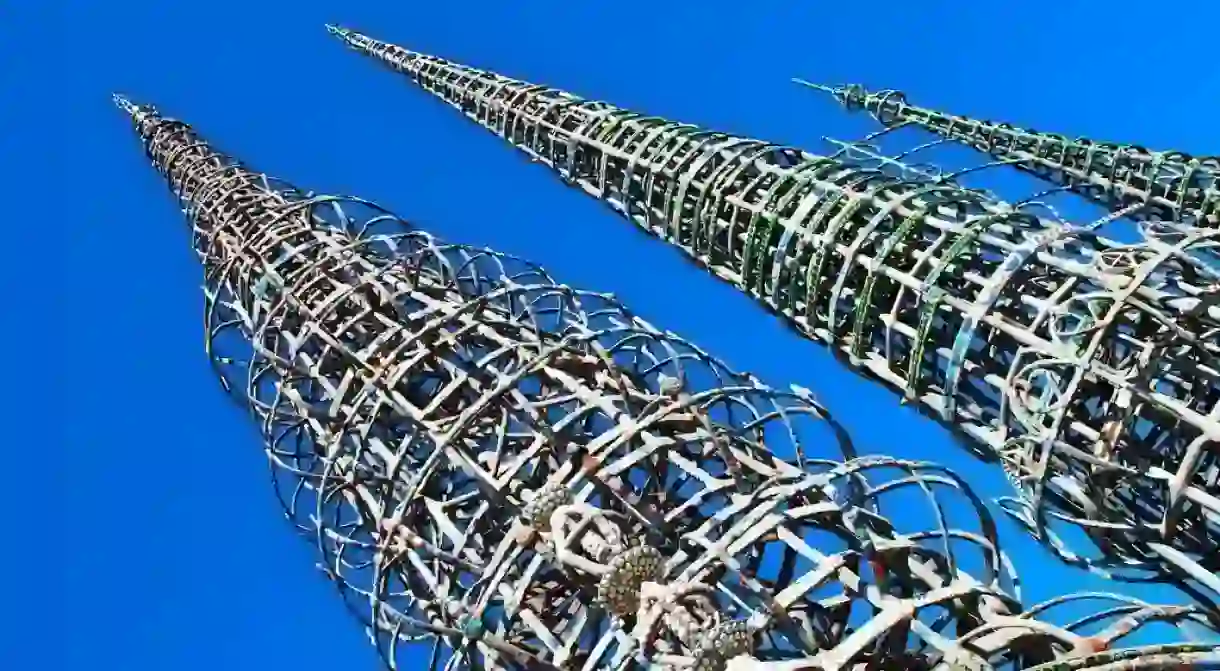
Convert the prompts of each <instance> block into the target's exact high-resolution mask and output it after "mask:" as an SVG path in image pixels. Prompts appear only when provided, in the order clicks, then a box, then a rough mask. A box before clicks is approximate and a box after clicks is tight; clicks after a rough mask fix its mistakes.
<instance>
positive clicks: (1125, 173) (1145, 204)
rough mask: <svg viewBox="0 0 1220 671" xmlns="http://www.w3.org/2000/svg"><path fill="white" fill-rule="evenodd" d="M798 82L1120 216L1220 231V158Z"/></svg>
mask: <svg viewBox="0 0 1220 671" xmlns="http://www.w3.org/2000/svg"><path fill="white" fill-rule="evenodd" d="M796 81H797V83H800V84H802V85H804V86H808V87H810V88H813V89H816V90H819V91H824V92H826V93H829V94H830V95H832V96H834V98H835V100H837V101H839V103H840V104H842V105H843V106H844V107H845V108H847V109H848V110H862V111H864V112H866V113H868V114H869V115H870V116H872V117H873V118H874V119H876V120H877V121H878V122H880V123H881V124H882V125H884V126H886V127H890V128H894V127H900V126H913V127H916V128H920V129H922V130H924V131H927V132H928V133H932V134H933V135H937V136H939V137H942V138H945V139H948V140H952V141H955V142H958V143H960V144H964V145H967V146H969V147H973V148H974V149H977V150H979V151H981V152H984V153H986V154H989V155H991V156H992V157H994V158H995V159H996V160H997V161H1001V162H1004V163H1007V164H1010V165H1012V166H1014V167H1016V168H1018V169H1020V170H1023V171H1025V172H1028V173H1031V174H1033V175H1036V176H1037V177H1039V178H1041V179H1044V180H1046V181H1048V182H1051V183H1053V184H1056V185H1058V186H1062V187H1065V188H1067V189H1069V190H1071V191H1073V192H1075V193H1078V194H1080V195H1082V196H1084V197H1086V198H1088V199H1089V200H1092V201H1094V202H1097V203H1100V204H1101V205H1103V206H1105V207H1107V208H1109V209H1110V210H1111V211H1113V212H1119V211H1123V212H1125V213H1126V214H1128V215H1129V216H1131V217H1132V218H1134V219H1137V220H1149V219H1151V220H1161V221H1173V222H1181V223H1184V224H1187V225H1192V226H1204V227H1210V228H1216V227H1220V157H1216V156H1209V157H1202V158H1195V157H1192V156H1190V155H1188V154H1185V153H1182V152H1176V151H1150V150H1148V149H1144V148H1143V147H1139V146H1135V145H1120V144H1113V143H1108V142H1096V141H1093V140H1089V139H1087V138H1078V139H1075V140H1073V139H1070V138H1067V137H1065V136H1063V135H1056V134H1054V133H1044V132H1039V131H1036V130H1031V129H1024V128H1017V127H1015V126H1012V125H1009V124H1006V123H996V122H993V121H983V120H980V119H972V118H970V117H964V116H958V115H954V114H948V113H945V112H939V111H937V110H932V109H928V108H926V107H918V106H915V105H911V104H909V103H908V102H907V99H906V95H904V94H903V93H901V92H899V91H892V90H884V91H875V92H872V91H867V90H865V89H864V87H862V86H858V85H852V86H822V85H819V84H813V83H810V82H807V81H804V80H799V79H798V80H796Z"/></svg>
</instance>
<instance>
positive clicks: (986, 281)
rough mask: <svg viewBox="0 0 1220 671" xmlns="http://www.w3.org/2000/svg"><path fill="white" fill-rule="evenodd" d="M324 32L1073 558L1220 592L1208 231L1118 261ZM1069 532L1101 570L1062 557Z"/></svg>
mask: <svg viewBox="0 0 1220 671" xmlns="http://www.w3.org/2000/svg"><path fill="white" fill-rule="evenodd" d="M332 32H334V33H335V34H337V35H338V36H339V37H340V38H341V39H342V40H344V41H345V42H346V43H347V44H348V45H350V46H352V47H354V48H355V49H356V50H358V51H360V52H362V53H365V54H367V55H370V56H372V57H374V58H376V59H378V60H380V61H381V62H383V63H385V64H387V65H388V66H390V67H391V68H393V69H395V70H397V71H399V72H401V73H403V74H405V75H407V76H408V77H409V78H411V79H412V80H413V81H414V82H416V83H417V84H418V85H419V86H421V87H422V88H424V89H425V90H427V91H429V92H431V93H433V94H434V95H436V96H437V97H439V98H441V99H442V100H444V101H445V102H447V103H449V104H450V105H452V106H454V107H456V108H457V109H459V110H461V111H462V112H463V113H464V114H465V115H466V116H467V117H468V118H469V119H471V120H473V121H474V122H475V123H478V124H479V125H481V126H483V127H484V128H487V129H489V130H491V131H492V132H495V133H497V134H498V135H500V136H501V137H503V138H504V139H505V140H507V141H508V142H510V143H511V144H513V145H514V146H516V147H517V148H519V149H521V150H522V151H524V152H526V153H527V154H529V155H530V156H531V157H532V158H533V159H534V160H535V161H536V162H539V163H543V164H544V165H547V166H549V167H551V168H552V169H554V170H555V171H556V172H558V173H559V175H560V177H561V178H562V179H563V180H565V181H566V182H568V183H570V184H572V185H573V186H576V187H578V188H580V189H582V190H584V191H585V192H586V193H588V194H590V195H593V196H595V197H597V198H599V199H602V200H604V201H605V202H606V203H608V204H609V205H610V206H611V207H612V208H613V209H614V210H615V211H617V212H618V213H620V214H622V215H624V216H626V217H627V218H629V219H630V220H631V221H633V222H635V223H636V224H637V225H638V226H639V227H640V228H641V229H643V230H644V231H646V232H648V233H650V234H651V235H654V236H656V237H659V238H661V239H663V240H665V241H668V242H670V243H671V244H674V245H675V246H677V247H679V248H680V249H682V250H683V251H685V252H686V253H687V254H688V255H689V256H690V257H692V258H693V259H694V260H695V261H696V262H697V263H699V264H700V265H702V266H704V267H706V268H707V269H708V270H710V271H711V272H712V273H714V274H715V275H717V276H718V277H720V278H722V279H724V280H726V281H728V282H731V283H732V284H734V285H735V286H737V287H738V288H740V289H741V290H743V291H745V292H747V293H749V294H751V295H753V296H755V297H756V298H757V299H758V300H759V301H761V302H762V303H764V304H765V305H766V306H767V307H768V308H769V309H770V310H772V311H774V312H777V313H779V314H782V315H784V316H785V317H787V318H788V319H789V320H790V323H792V324H793V325H794V326H795V327H796V328H797V329H798V330H799V331H800V332H801V333H803V334H805V335H806V336H808V337H810V338H813V339H815V340H819V341H822V342H824V343H827V344H829V345H831V346H832V347H833V348H834V350H835V351H836V352H837V353H838V354H839V355H841V356H842V358H844V359H846V360H847V362H848V363H849V364H850V365H852V366H854V367H857V368H858V369H859V370H861V371H863V372H865V373H866V374H867V375H869V376H872V377H874V378H877V379H879V380H881V381H883V382H885V383H887V384H888V385H890V386H892V387H894V388H897V389H898V390H900V391H901V392H902V393H903V395H904V396H905V398H906V399H908V400H911V401H918V402H919V403H920V405H921V406H922V408H923V409H924V410H925V411H927V412H929V413H930V414H932V415H933V416H935V417H937V418H939V419H941V420H943V421H944V422H946V423H948V424H950V425H951V426H954V427H956V428H958V429H960V430H961V431H962V432H964V433H965V434H966V435H967V436H969V437H970V438H971V439H973V442H974V444H975V445H976V446H978V447H979V448H980V451H981V452H982V453H983V454H986V455H998V456H999V457H1000V458H1002V460H1003V463H1004V465H1005V468H1006V470H1007V472H1008V473H1009V475H1010V477H1011V479H1012V480H1013V482H1014V483H1015V484H1016V485H1017V486H1018V487H1019V488H1020V489H1021V490H1022V492H1023V495H1024V502H1023V503H1022V504H1021V510H1020V511H1018V512H1019V514H1020V515H1021V516H1022V519H1023V520H1025V521H1026V523H1027V524H1029V526H1030V527H1031V528H1032V529H1033V530H1035V532H1036V533H1038V535H1039V536H1040V537H1041V538H1042V539H1043V540H1045V541H1047V542H1048V543H1050V544H1051V545H1052V546H1053V547H1054V548H1055V549H1056V551H1057V552H1059V553H1060V554H1061V556H1062V557H1064V558H1065V559H1069V560H1071V561H1077V562H1082V563H1087V564H1089V565H1091V566H1096V565H1099V564H1100V563H1103V561H1104V563H1107V564H1108V565H1109V566H1108V568H1107V570H1109V571H1115V570H1117V571H1119V572H1121V573H1122V574H1124V575H1144V573H1143V572H1144V571H1154V572H1155V571H1165V572H1167V574H1169V575H1171V576H1181V575H1183V574H1189V575H1190V579H1191V580H1192V581H1202V582H1203V583H1204V584H1206V585H1208V589H1210V590H1214V591H1215V592H1216V593H1220V580H1218V579H1217V578H1216V577H1215V575H1214V572H1215V570H1216V568H1217V567H1218V566H1220V564H1217V561H1220V560H1218V558H1217V554H1216V551H1217V550H1218V549H1220V499H1218V498H1217V496H1218V494H1220V484H1218V480H1220V447H1218V445H1220V365H1218V364H1217V355H1220V337H1217V333H1218V332H1220V271H1218V268H1220V260H1218V259H1220V238H1218V237H1217V236H1218V235H1220V233H1218V232H1217V231H1216V230H1204V229H1199V228H1189V227H1181V226H1177V225H1169V224H1158V223H1153V224H1149V225H1148V226H1147V227H1146V228H1147V233H1148V236H1147V238H1148V239H1146V240H1145V241H1143V242H1141V243H1140V244H1135V245H1118V244H1116V243H1113V242H1110V241H1107V240H1105V239H1103V238H1101V237H1099V236H1098V235H1097V234H1096V233H1095V232H1093V231H1091V230H1088V229H1084V228H1078V227H1073V226H1070V225H1068V224H1066V223H1064V222H1062V221H1059V220H1056V219H1051V218H1047V217H1044V216H1038V215H1037V214H1036V213H1034V212H1033V211H1031V210H1030V209H1028V208H1021V207H1012V206H1010V205H1008V204H1006V203H1003V202H1000V201H997V200H995V199H993V198H989V197H987V196H985V195H984V194H982V193H980V192H977V191H971V190H967V189H963V188H961V187H959V186H957V185H956V184H954V183H952V182H949V181H929V180H919V179H913V178H907V179H902V178H896V177H893V176H891V175H889V174H887V173H886V171H884V170H881V169H877V168H874V167H869V166H865V165H862V164H860V163H853V162H850V161H841V160H838V159H833V158H826V157H819V156H814V155H811V154H808V153H806V152H804V151H801V150H799V149H794V148H791V147H784V146H779V145H775V144H772V143H767V142H764V141H760V140H753V139H749V138H744V137H735V136H731V135H727V134H723V133H717V132H713V131H706V130H702V129H699V128H697V127H695V126H691V125H688V124H682V123H678V122H674V121H669V120H666V119H663V118H659V117H650V116H643V115H640V114H636V113H634V112H630V111H627V110H623V109H619V108H616V107H614V106H612V105H610V104H608V103H604V102H596V101H587V100H582V99H580V98H577V97H576V96H573V95H572V94H570V93H566V92H563V91H559V90H556V89H552V88H547V87H543V86H539V85H535V84H530V83H527V82H523V81H519V80H515V79H510V78H507V77H503V76H501V75H498V74H495V73H491V72H487V71H484V70H479V69H476V68H472V67H468V66H464V65H459V64H455V63H452V62H449V61H446V60H444V59H441V58H437V57H434V56H428V55H424V54H419V53H417V52H413V51H409V50H407V49H404V48H402V47H398V46H395V45H392V44H388V43H385V42H381V41H378V40H375V39H372V38H369V37H367V36H365V35H361V34H359V33H354V32H352V31H348V30H346V29H341V28H333V27H332ZM1060 522H1066V523H1069V524H1071V525H1075V526H1078V527H1081V528H1083V529H1085V530H1086V531H1087V532H1088V533H1089V534H1090V535H1092V536H1093V537H1094V539H1096V540H1097V541H1098V542H1099V544H1100V547H1101V551H1102V552H1104V553H1105V558H1104V559H1103V558H1085V557H1083V556H1080V555H1076V554H1073V552H1072V551H1071V550H1070V549H1069V547H1067V546H1065V545H1064V543H1063V542H1061V541H1060V540H1059V539H1058V538H1057V537H1056V536H1055V534H1053V533H1051V532H1050V531H1048V529H1047V527H1048V526H1049V525H1051V524H1059V523H1060ZM1183 553H1185V554H1183ZM1198 562H1202V566H1201V565H1200V564H1199V563H1198Z"/></svg>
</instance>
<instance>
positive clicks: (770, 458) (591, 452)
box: [116, 96, 1220, 671]
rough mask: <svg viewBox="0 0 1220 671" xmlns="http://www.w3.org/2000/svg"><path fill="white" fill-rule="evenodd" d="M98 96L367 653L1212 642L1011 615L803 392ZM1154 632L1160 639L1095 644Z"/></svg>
mask: <svg viewBox="0 0 1220 671" xmlns="http://www.w3.org/2000/svg"><path fill="white" fill-rule="evenodd" d="M116 103H117V104H118V105H119V106H120V108H122V109H123V110H124V111H125V112H127V113H128V114H129V115H130V116H131V118H132V121H133V122H134V125H135V128H136V131H137V133H138V135H139V137H140V139H141V141H142V143H143V146H144V148H145V151H146V153H147V155H148V158H149V159H150V161H151V162H152V163H153V165H154V166H155V167H156V168H157V169H158V170H159V171H160V172H161V174H162V175H163V176H164V177H165V179H166V181H167V182H168V184H169V186H170V188H171V190H172V191H173V193H174V194H175V195H176V196H177V197H178V199H179V201H180V203H181V205H182V208H183V212H184V214H185V215H186V217H187V219H188V220H189V222H190V227H191V233H192V242H193V247H194V250H195V252H196V254H197V256H198V258H199V260H200V261H201V262H202V264H203V267H204V275H205V299H206V300H205V305H206V310H205V314H206V335H207V337H206V343H207V347H206V349H207V351H208V353H209V356H210V357H211V359H212V361H213V362H214V364H215V366H216V368H217V371H218V373H219V375H220V379H221V381H222V384H223V386H224V387H225V388H226V389H227V390H228V391H229V392H231V393H232V394H233V396H234V398H236V399H238V400H240V401H242V402H243V403H244V404H246V405H248V407H249V409H250V410H251V411H252V414H253V416H254V418H255V419H256V421H257V424H258V426H259V427H260V429H261V432H262V437H263V440H264V443H265V449H266V453H267V455H268V457H269V460H270V462H271V465H272V469H273V471H274V473H275V482H276V485H277V491H278V493H279V496H280V498H281V500H282V502H283V503H284V506H285V508H286V511H287V515H288V517H289V519H291V520H292V521H293V522H294V523H295V524H296V525H297V527H298V528H299V529H300V530H301V531H302V532H303V533H304V534H305V535H306V537H307V538H310V539H312V541H313V542H314V543H315V544H316V546H317V551H318V553H319V555H320V558H321V559H322V566H324V567H325V571H326V574H327V575H328V577H329V578H330V579H331V580H333V581H334V582H335V583H336V584H337V585H338V586H339V588H340V590H341V591H342V593H343V594H344V596H345V597H346V598H347V601H348V603H349V605H350V606H351V608H352V609H353V610H354V611H356V612H357V613H358V614H359V615H360V616H361V617H362V619H363V620H364V621H365V623H366V624H367V625H368V626H369V627H370V629H371V631H372V632H373V633H374V634H375V640H376V642H377V643H378V647H379V648H380V650H381V651H382V653H383V655H384V658H385V660H386V662H387V663H388V665H389V666H391V667H396V666H398V665H399V663H400V662H401V661H402V658H401V657H400V653H401V650H400V644H401V643H402V642H403V641H410V640H417V639H430V640H431V641H432V642H433V646H434V647H433V655H432V661H431V667H432V668H436V667H438V666H440V665H444V666H445V667H446V668H455V667H457V666H462V665H465V666H467V667H469V668H514V669H547V670H551V671H557V670H558V669H589V670H592V669H604V668H615V669H623V668H644V667H645V666H648V665H652V666H649V668H656V666H657V665H659V666H662V667H665V666H670V667H673V668H689V669H695V670H699V671H703V670H716V669H722V668H725V667H726V665H727V663H728V662H729V661H730V660H732V661H734V662H738V663H740V661H742V660H743V659H744V660H751V659H753V660H755V661H759V660H761V661H759V663H760V664H762V668H769V667H770V666H774V662H768V661H767V660H785V659H788V660H791V659H797V660H804V662H803V663H802V664H798V666H804V667H805V668H814V667H816V668H821V669H828V670H829V669H863V668H870V669H888V668H894V669H898V668H901V669H931V668H934V667H935V668H938V669H945V668H956V669H1017V668H1037V669H1044V670H1047V671H1049V669H1051V668H1055V669H1062V668H1073V669H1102V668H1113V664H1115V663H1120V662H1121V663H1125V664H1127V666H1126V667H1125V668H1131V669H1136V668H1165V666H1166V665H1185V664H1194V663H1204V662H1208V663H1210V662H1218V663H1220V654H1218V653H1217V652H1216V650H1215V645H1214V643H1215V642H1216V641H1217V640H1220V632H1217V631H1216V628H1215V622H1214V620H1209V619H1207V618H1205V617H1204V616H1203V615H1201V614H1200V612H1199V611H1198V610H1196V609H1193V608H1190V607H1180V606H1168V607H1157V606H1151V605H1149V604H1145V603H1141V602H1138V601H1135V600H1132V599H1126V598H1123V597H1115V596H1106V595H1096V594H1093V595H1081V596H1079V597H1066V598H1064V599H1059V600H1056V601H1054V602H1051V603H1049V604H1045V605H1043V606H1039V607H1036V608H1034V609H1032V610H1030V611H1028V612H1025V613H1021V614H1019V613H1018V612H1017V610H1016V609H1017V608H1018V606H1019V603H1018V602H1017V599H1016V595H1015V592H1013V591H1012V590H1011V589H1010V588H1009V586H1010V585H1011V582H1012V579H1011V576H1010V574H1009V573H1008V570H1007V568H1006V562H1004V561H1003V559H1002V555H1001V554H1000V553H999V550H998V549H997V547H996V541H995V533H994V528H993V525H992V524H991V521H990V519H989V518H988V517H987V512H986V509H985V508H984V507H983V506H982V504H981V503H980V501H979V500H978V499H977V498H976V497H974V496H973V495H972V494H971V493H970V490H969V489H968V488H967V487H966V486H965V485H963V484H962V483H961V482H960V481H959V480H958V479H957V478H956V477H954V476H953V475H952V474H951V473H950V472H948V471H945V470H943V469H938V468H937V467H935V466H931V465H928V464H920V463H911V462H901V461H896V460H892V459H885V458H856V459H848V460H847V461H841V459H842V457H843V456H844V455H847V456H850V454H851V448H850V443H849V441H848V439H847V438H846V436H845V434H844V433H843V432H842V431H841V430H840V429H838V427H837V426H835V425H834V424H833V422H831V421H830V420H829V418H828V417H827V416H826V414H825V412H824V411H823V410H822V409H821V408H820V407H819V406H818V404H817V403H816V402H814V401H813V400H812V399H811V398H809V396H808V394H807V393H804V392H801V391H799V390H794V391H793V392H780V391H776V390H772V389H770V388H767V387H765V386H763V385H762V384H760V383H758V382H757V381H756V380H754V379H753V378H751V377H750V376H749V375H745V374H741V373H736V372H733V371H731V370H729V369H728V368H727V367H726V366H724V364H722V363H720V362H719V361H717V360H715V359H713V358H711V357H709V356H708V355H706V354H704V353H703V352H701V351H699V350H698V349H697V348H695V347H694V346H692V345H690V344H688V343H685V342H684V341H682V340H681V339H679V338H677V337H676V336H673V335H670V334H667V333H663V332H660V331H658V330H656V329H655V328H653V327H651V326H649V325H648V324H646V323H644V322H642V321H640V320H639V319H636V318H634V317H633V316H631V315H630V313H628V312H627V311H626V310H625V309H624V308H623V307H622V306H621V305H619V304H618V303H617V302H616V301H614V300H613V299H612V298H610V297H608V296H605V295H600V294H592V293H587V292H580V291H576V290H573V289H570V288H568V287H566V286H564V285H561V284H556V283H555V282H553V281H552V280H551V279H550V278H549V277H548V276H547V275H546V274H545V272H544V271H542V270H541V269H539V268H537V267H535V266H531V265H529V264H527V263H524V262H521V261H517V260H514V259H511V258H509V257H505V256H502V255H499V254H496V253H494V252H490V251H487V250H477V249H472V248H468V247H461V246H454V245H445V244H442V243H440V242H438V241H437V240H435V239H434V238H432V237H431V236H429V235H427V234H425V233H422V232H419V231H415V230H412V229H411V227H410V226H409V224H407V223H406V222H405V221H403V220H401V219H399V218H397V217H395V216H394V215H392V214H390V213H389V212H386V211H385V210H382V209H380V208H378V207H377V206H375V205H372V204H371V203H368V202H366V201H362V200H359V199H355V198H343V197H336V196H319V195H314V194H310V193H307V192H303V191H301V190H299V189H297V188H295V187H293V186H291V185H289V184H286V183H284V182H281V181H278V180H275V179H273V178H271V177H268V176H266V175H263V174H260V173H257V172H254V171H252V170H251V169H250V168H248V167H246V166H245V165H243V164H242V163H240V162H238V161H236V160H234V159H232V158H230V157H228V156H226V155H224V154H222V153H220V152H219V151H217V150H216V149H213V148H212V147H211V146H210V145H209V144H208V143H207V142H206V141H205V140H203V139H202V138H201V137H200V136H199V135H198V134H196V133H195V131H194V130H193V129H191V128H190V127H189V126H188V125H186V124H184V123H182V122H179V121H175V120H172V119H168V118H164V117H162V116H161V115H159V114H158V113H157V112H156V110H154V109H153V108H151V107H146V106H138V105H135V104H133V103H131V102H130V101H128V100H127V99H125V98H122V97H117V96H116ZM819 437H820V439H819ZM806 446H808V447H809V448H811V449H816V448H818V447H819V446H821V447H823V448H825V447H827V446H829V447H830V449H829V450H824V452H825V454H824V456H826V457H830V459H824V458H815V457H814V456H812V455H809V454H807V452H806V450H805V447H806ZM776 448H779V449H782V450H786V451H787V452H789V453H790V456H789V458H786V459H785V458H781V457H779V456H776V454H775V453H774V452H772V451H771V450H772V449H776ZM895 497H897V498H899V499H900V501H898V502H897V504H896V505H895V504H893V503H892V499H893V498H895ZM887 500H890V501H891V503H887ZM917 502H922V504H923V505H924V506H927V507H926V508H924V509H923V510H922V511H921V510H919V509H918V508H919V506H918V505H916V504H917ZM895 510H898V511H899V512H901V513H902V516H887V515H886V513H887V512H890V511H895ZM921 512H923V513H926V514H924V515H921V514H920V513H921ZM903 517H906V518H908V519H907V520H905V521H904V519H903ZM911 519H914V523H912V522H911ZM950 520H951V521H952V522H950ZM904 526H905V527H906V529H904ZM1090 602H1095V603H1092V604H1090ZM1082 605H1084V606H1089V605H1092V606H1093V607H1092V608H1090V609H1089V611H1088V612H1089V613H1090V615H1089V616H1088V617H1085V618H1083V619H1082V618H1081V617H1080V616H1081V613H1082ZM1056 609H1058V610H1062V611H1066V612H1063V613H1061V614H1060V615H1059V616H1058V617H1055V615H1054V611H1055V610H1056ZM1055 620H1060V621H1063V624H1062V625H1056V624H1055V623H1054V622H1055ZM1158 623H1164V624H1170V625H1177V629H1176V631H1177V632H1178V638H1179V639H1180V640H1181V641H1184V642H1177V643H1161V644H1152V645H1147V644H1142V645H1141V646H1140V647H1127V648H1123V649H1119V648H1118V646H1119V645H1121V644H1122V643H1123V642H1124V641H1126V642H1131V643H1136V642H1138V641H1139V640H1140V637H1141V633H1142V632H1147V631H1148V630H1149V628H1151V629H1153V630H1155V629H1156V627H1157V625H1158ZM1192 641H1193V642H1192ZM1064 664H1066V665H1067V666H1064ZM811 665H812V666H811ZM418 666H419V664H418V662H415V663H414V664H412V668H418ZM775 668H777V669H778V668H796V667H793V666H792V665H791V664H788V665H786V666H782V667H780V666H777V667H775Z"/></svg>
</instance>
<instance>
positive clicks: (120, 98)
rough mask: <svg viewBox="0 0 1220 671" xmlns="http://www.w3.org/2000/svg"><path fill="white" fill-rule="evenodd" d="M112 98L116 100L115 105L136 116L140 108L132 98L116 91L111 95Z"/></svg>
mask: <svg viewBox="0 0 1220 671" xmlns="http://www.w3.org/2000/svg"><path fill="white" fill-rule="evenodd" d="M110 99H111V100H113V101H114V104H115V106H117V107H118V108H119V109H121V110H123V111H124V112H126V113H128V114H129V115H131V116H135V114H136V112H137V111H139V109H140V107H139V105H136V104H135V103H133V102H131V100H130V99H129V98H128V97H127V96H125V95H123V94H122V93H115V94H113V95H111V96H110Z"/></svg>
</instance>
